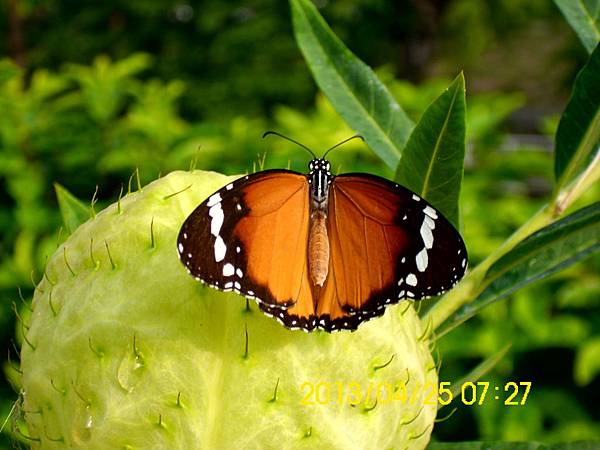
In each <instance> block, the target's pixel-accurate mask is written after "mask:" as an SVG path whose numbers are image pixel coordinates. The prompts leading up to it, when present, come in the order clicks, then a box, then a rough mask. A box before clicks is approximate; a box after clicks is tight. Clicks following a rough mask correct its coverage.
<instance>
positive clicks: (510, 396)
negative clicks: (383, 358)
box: [300, 381, 531, 406]
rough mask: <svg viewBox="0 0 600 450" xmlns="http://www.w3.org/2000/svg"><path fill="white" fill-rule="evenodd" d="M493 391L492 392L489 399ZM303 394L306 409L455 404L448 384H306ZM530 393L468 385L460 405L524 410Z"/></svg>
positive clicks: (515, 385) (513, 385) (524, 388)
mask: <svg viewBox="0 0 600 450" xmlns="http://www.w3.org/2000/svg"><path fill="white" fill-rule="evenodd" d="M409 384H410V386H409ZM490 388H491V392H490V393H489V395H488V391H490ZM300 391H301V392H302V395H303V397H302V399H301V400H300V404H301V405H305V406H315V405H327V404H350V405H358V404H360V403H362V402H365V403H367V402H377V404H386V403H390V402H396V401H399V402H402V403H410V404H415V403H416V402H422V403H423V404H424V405H435V404H437V403H439V404H440V405H448V404H450V403H451V402H452V400H454V393H453V392H454V389H452V387H451V383H450V382H449V381H441V382H440V383H439V385H437V386H436V385H434V384H433V383H425V384H419V383H416V382H413V383H409V382H404V381H400V382H396V383H391V382H387V381H379V382H373V381H371V382H369V383H368V385H367V386H362V385H361V383H359V382H358V381H347V382H342V381H334V382H330V381H318V382H311V381H305V382H303V383H302V384H300ZM530 391H531V381H520V382H516V381H508V382H506V383H504V386H497V385H494V384H493V383H491V382H489V381H477V382H472V381H465V382H463V383H462V384H461V385H460V402H461V403H462V404H464V405H468V406H470V405H482V404H483V402H484V401H486V399H489V400H493V401H501V402H503V403H504V405H506V406H523V405H525V403H526V401H527V398H528V396H529V392H530ZM492 393H493V395H492ZM457 399H458V395H457Z"/></svg>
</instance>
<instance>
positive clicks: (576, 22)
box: [554, 0, 600, 53]
mask: <svg viewBox="0 0 600 450" xmlns="http://www.w3.org/2000/svg"><path fill="white" fill-rule="evenodd" d="M554 3H556V6H558V8H559V9H560V11H561V12H562V14H563V16H565V19H567V22H569V25H571V28H573V31H575V33H577V36H579V40H580V41H581V43H582V44H583V46H584V47H585V48H586V50H587V51H588V53H592V50H594V47H596V45H597V44H598V41H599V40H600V0H554Z"/></svg>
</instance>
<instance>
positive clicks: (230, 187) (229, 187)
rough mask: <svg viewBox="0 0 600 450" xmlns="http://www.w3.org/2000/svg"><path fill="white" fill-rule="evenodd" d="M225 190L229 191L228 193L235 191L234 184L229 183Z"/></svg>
mask: <svg viewBox="0 0 600 450" xmlns="http://www.w3.org/2000/svg"><path fill="white" fill-rule="evenodd" d="M225 189H227V190H228V191H230V190H232V189H233V183H229V184H228V185H227V186H225Z"/></svg>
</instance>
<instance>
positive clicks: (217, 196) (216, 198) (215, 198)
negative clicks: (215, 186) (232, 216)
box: [206, 192, 223, 208]
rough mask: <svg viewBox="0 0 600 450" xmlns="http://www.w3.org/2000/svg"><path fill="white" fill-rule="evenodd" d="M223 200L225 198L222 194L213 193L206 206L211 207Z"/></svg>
mask: <svg viewBox="0 0 600 450" xmlns="http://www.w3.org/2000/svg"><path fill="white" fill-rule="evenodd" d="M221 200H223V199H222V198H221V194H219V193H218V192H217V193H216V194H213V195H211V196H210V198H209V199H208V203H207V204H206V206H208V207H209V208H210V207H211V206H214V205H216V204H217V203H220V202H221Z"/></svg>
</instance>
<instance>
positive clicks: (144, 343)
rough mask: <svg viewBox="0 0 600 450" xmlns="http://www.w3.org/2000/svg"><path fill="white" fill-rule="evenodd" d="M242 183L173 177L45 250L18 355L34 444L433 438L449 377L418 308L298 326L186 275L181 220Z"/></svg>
mask: <svg viewBox="0 0 600 450" xmlns="http://www.w3.org/2000/svg"><path fill="white" fill-rule="evenodd" d="M233 179H234V177H227V176H224V175H221V174H216V173H212V172H202V171H194V172H182V171H179V172H173V173H171V174H169V175H167V176H165V177H163V178H160V179H159V180H156V181H154V182H153V183H151V184H149V185H147V186H146V187H144V188H143V189H142V190H141V191H138V192H134V193H131V194H129V195H127V196H126V197H124V198H123V199H122V200H121V201H120V202H119V203H115V204H113V205H111V206H109V207H108V208H106V209H105V210H103V211H101V212H100V213H98V214H97V215H96V216H95V217H94V218H93V219H90V220H88V221H87V222H86V223H84V224H83V225H81V226H80V227H79V228H78V229H77V230H76V231H75V232H74V233H73V234H72V235H71V236H70V237H69V238H68V239H67V241H66V242H65V243H64V244H62V245H61V246H60V247H59V248H58V249H57V251H56V252H55V254H54V255H53V256H52V257H51V258H50V259H49V261H48V265H47V267H46V273H45V276H44V278H43V280H42V282H40V284H39V285H38V287H37V289H36V292H35V295H34V298H33V305H32V306H33V313H32V314H31V323H30V327H29V330H28V332H27V335H26V337H27V340H26V341H25V342H23V346H22V352H21V369H22V372H23V374H22V390H21V405H20V408H21V411H22V414H24V419H25V423H26V428H25V430H23V434H27V435H28V436H29V437H30V439H31V440H30V443H31V444H32V446H33V447H34V448H44V449H45V448H48V449H52V448H85V449H103V448H129V449H149V448H155V449H159V448H160V449H230V448H239V449H242V448H243V449H382V448H396V449H405V448H409V449H422V448H424V447H425V446H426V445H427V442H428V441H429V436H430V433H431V430H432V427H433V422H434V419H435V415H436V409H437V406H436V402H435V400H436V399H435V397H433V401H432V396H431V387H432V386H436V385H437V373H436V370H435V365H434V361H433V359H432V357H431V353H430V351H429V347H428V345H429V343H428V340H427V338H426V337H425V334H426V330H424V327H423V326H422V325H421V323H420V320H419V318H418V317H417V315H416V313H415V311H414V309H413V307H412V306H411V305H410V304H409V303H407V302H401V303H400V304H399V305H396V306H394V307H390V308H388V310H387V311H386V313H385V315H384V316H383V317H381V318H378V319H374V320H371V321H370V322H367V323H365V324H363V325H361V326H360V327H359V329H358V331H356V332H340V333H334V334H328V333H325V332H312V333H305V332H302V331H290V330H287V329H285V328H284V327H283V326H281V325H280V324H279V323H277V322H276V321H275V320H274V319H271V318H268V317H266V316H265V315H264V314H263V313H262V312H260V311H259V310H258V307H257V306H256V304H254V302H252V301H251V302H250V303H249V308H248V307H247V302H246V300H245V299H244V298H242V297H241V296H239V295H236V294H225V293H222V292H218V291H216V290H213V289H210V288H208V287H204V286H202V285H201V284H200V283H198V282H197V281H195V280H194V279H193V278H192V277H190V276H189V275H188V274H187V273H186V270H185V268H184V266H183V265H182V264H181V263H180V261H179V259H178V255H177V249H176V239H177V234H178V232H179V228H180V226H181V224H182V223H183V221H184V220H185V218H186V217H187V216H188V215H189V214H190V213H191V211H192V210H193V209H194V208H195V207H196V206H197V205H198V204H199V203H200V202H201V201H203V200H204V199H205V198H207V197H208V196H209V195H210V194H212V193H213V192H214V191H215V190H216V189H218V188H220V187H222V186H223V185H225V184H227V183H229V182H231V181H232V180H233ZM402 385H404V386H405V389H404V390H405V392H404V393H405V394H406V397H404V398H403V397H402V390H403V389H402ZM424 386H429V388H428V389H423V387H424ZM377 392H379V398H377Z"/></svg>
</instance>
